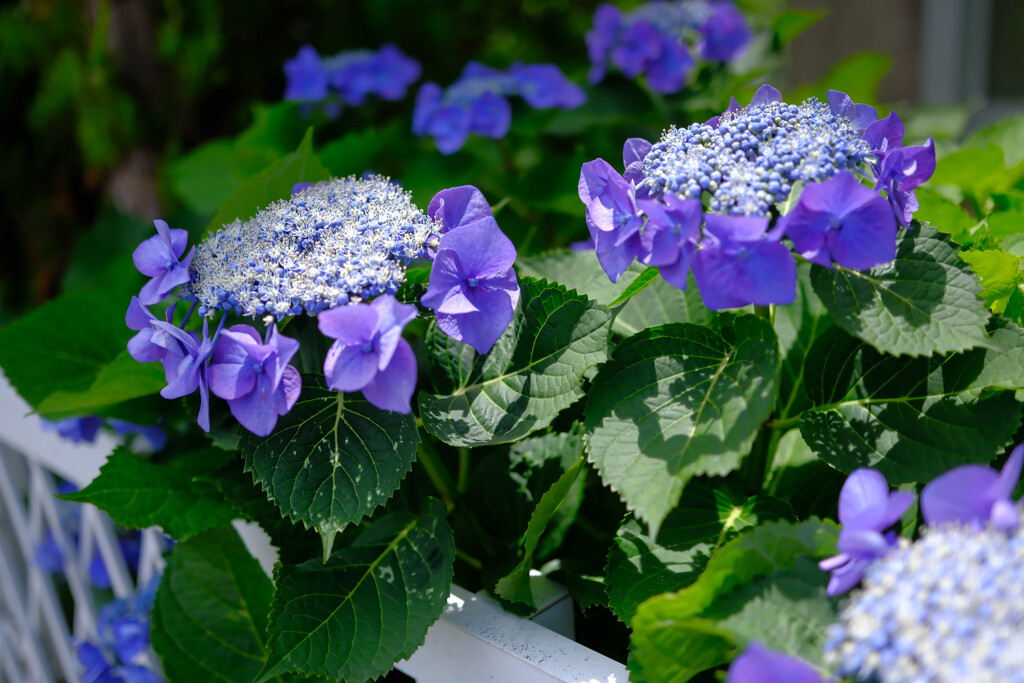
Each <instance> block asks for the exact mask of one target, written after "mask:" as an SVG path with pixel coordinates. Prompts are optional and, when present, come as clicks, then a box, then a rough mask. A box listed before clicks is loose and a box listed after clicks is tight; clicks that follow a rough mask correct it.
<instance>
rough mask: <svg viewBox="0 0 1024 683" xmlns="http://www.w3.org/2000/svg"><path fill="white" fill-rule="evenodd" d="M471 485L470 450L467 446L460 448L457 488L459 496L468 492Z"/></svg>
mask: <svg viewBox="0 0 1024 683" xmlns="http://www.w3.org/2000/svg"><path fill="white" fill-rule="evenodd" d="M468 484H469V449H468V448H466V447H465V446H462V447H460V448H459V478H458V483H457V488H458V491H459V495H461V494H463V493H465V492H466V486H467V485H468Z"/></svg>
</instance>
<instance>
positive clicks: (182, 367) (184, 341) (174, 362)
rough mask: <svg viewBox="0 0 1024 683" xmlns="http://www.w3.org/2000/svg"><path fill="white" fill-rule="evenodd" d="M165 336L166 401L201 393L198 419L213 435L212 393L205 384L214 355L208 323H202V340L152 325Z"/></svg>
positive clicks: (192, 334) (169, 327)
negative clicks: (211, 422) (211, 430)
mask: <svg viewBox="0 0 1024 683" xmlns="http://www.w3.org/2000/svg"><path fill="white" fill-rule="evenodd" d="M152 325H153V326H154V327H156V328H157V329H158V330H159V331H161V332H164V333H165V334H166V338H165V339H166V343H167V347H166V348H167V355H165V356H164V358H163V363H164V374H165V376H166V378H167V386H166V387H164V388H163V389H161V390H160V395H161V396H163V397H164V398H180V397H182V396H187V395H189V394H191V393H192V392H194V391H195V390H196V389H198V390H199V417H198V420H197V422H198V423H199V426H200V427H202V428H203V431H206V432H208V431H210V391H209V385H208V384H207V380H206V361H207V359H209V357H210V354H211V353H212V352H213V340H212V339H210V329H209V323H208V322H207V321H206V320H204V321H203V337H202V339H200V338H199V336H198V335H196V333H195V332H185V331H184V330H182V329H180V328H178V327H175V326H174V325H172V324H170V323H165V322H161V321H159V320H157V321H154V322H153V323H152Z"/></svg>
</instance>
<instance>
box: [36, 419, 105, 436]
mask: <svg viewBox="0 0 1024 683" xmlns="http://www.w3.org/2000/svg"><path fill="white" fill-rule="evenodd" d="M102 426H103V418H102V417H97V416H95V415H89V416H86V417H65V418H64V419H62V420H46V419H44V420H43V429H45V430H46V431H49V432H57V434H58V435H59V436H60V437H61V438H62V439H67V440H68V441H70V442H71V443H92V442H93V441H95V440H96V435H97V434H98V433H99V431H100V427H102Z"/></svg>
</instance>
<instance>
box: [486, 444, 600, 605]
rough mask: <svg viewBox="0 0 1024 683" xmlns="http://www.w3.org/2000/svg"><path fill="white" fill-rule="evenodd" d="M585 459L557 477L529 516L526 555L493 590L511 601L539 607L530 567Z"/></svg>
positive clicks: (579, 460)
mask: <svg viewBox="0 0 1024 683" xmlns="http://www.w3.org/2000/svg"><path fill="white" fill-rule="evenodd" d="M584 462H585V459H584V458H583V456H580V458H579V459H578V460H577V461H576V464H575V465H573V466H572V467H570V468H569V469H568V470H566V472H565V474H563V475H562V476H561V477H559V478H558V481H556V482H555V483H554V484H552V485H551V488H550V489H548V490H547V491H546V492H545V493H544V495H543V496H541V498H540V501H538V502H537V507H535V508H534V509H533V513H532V514H531V515H530V522H529V524H527V526H526V533H525V534H524V535H523V558H522V559H521V560H520V561H519V564H517V565H516V566H515V569H513V570H512V571H511V572H509V573H508V575H506V576H504V577H503V578H501V579H500V580H499V581H498V583H497V585H496V586H495V587H494V592H495V593H496V594H497V595H498V596H499V597H502V598H505V599H506V600H509V601H511V602H521V603H524V604H526V605H529V606H530V607H536V606H537V605H536V603H534V601H533V591H531V590H530V569H531V568H532V566H533V553H534V551H535V550H536V549H537V544H538V543H539V542H540V537H541V534H543V533H544V529H545V528H547V525H548V524H549V523H550V522H551V520H552V519H554V517H555V515H556V514H557V513H558V509H559V508H560V507H561V506H562V504H563V503H564V502H565V501H566V499H567V498H568V496H569V491H570V490H571V489H572V487H573V484H575V483H576V478H577V477H578V476H579V473H580V470H581V469H583V463H584Z"/></svg>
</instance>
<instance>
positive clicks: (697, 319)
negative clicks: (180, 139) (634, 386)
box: [612, 273, 714, 337]
mask: <svg viewBox="0 0 1024 683" xmlns="http://www.w3.org/2000/svg"><path fill="white" fill-rule="evenodd" d="M712 320H714V313H712V312H711V311H709V310H708V309H707V307H706V306H704V302H703V301H702V300H701V298H700V292H699V291H698V289H697V285H696V283H695V282H694V279H693V274H692V273H691V274H690V277H689V284H688V285H687V287H686V291H683V290H681V289H679V288H677V287H675V286H673V285H670V284H669V283H668V282H666V281H665V280H664V279H663V278H657V279H655V280H654V281H653V282H651V284H650V286H648V287H647V288H645V289H644V290H643V291H641V292H639V293H637V295H636V296H634V297H633V298H632V299H630V300H629V302H628V303H627V304H626V305H625V306H623V307H622V310H621V311H620V312H619V314H618V315H617V316H615V321H614V322H613V323H612V329H613V330H615V332H616V333H618V334H621V335H623V336H626V337H628V336H632V335H634V334H636V333H637V332H639V331H641V330H644V329H647V328H648V327H654V326H655V325H664V324H666V323H694V324H696V325H710V324H711V322H712Z"/></svg>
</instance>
